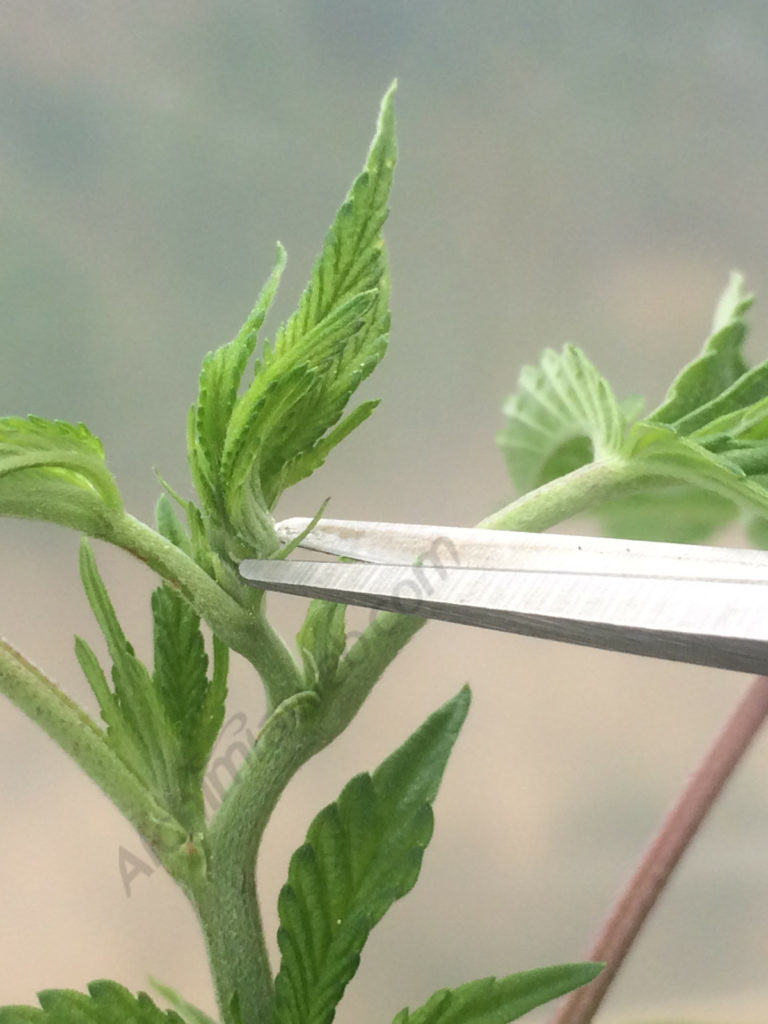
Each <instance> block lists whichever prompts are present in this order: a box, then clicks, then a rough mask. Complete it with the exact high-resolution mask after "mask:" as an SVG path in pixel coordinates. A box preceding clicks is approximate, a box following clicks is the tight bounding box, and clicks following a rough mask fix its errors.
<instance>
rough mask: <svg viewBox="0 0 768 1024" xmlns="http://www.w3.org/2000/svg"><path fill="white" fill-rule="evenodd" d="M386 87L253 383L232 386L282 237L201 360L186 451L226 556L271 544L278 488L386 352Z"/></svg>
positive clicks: (261, 313) (292, 478)
mask: <svg viewBox="0 0 768 1024" xmlns="http://www.w3.org/2000/svg"><path fill="white" fill-rule="evenodd" d="M393 91H394V86H393V87H392V88H390V90H389V92H388V93H387V94H386V95H385V97H384V100H383V102H382V107H381V113H380V116H379V122H378V128H377V132H376V136H375V138H374V140H373V144H372V146H371V149H370V152H369V155H368V160H367V162H366V165H365V168H364V170H363V172H362V174H360V176H359V177H358V178H357V180H356V181H355V183H354V185H353V186H352V189H351V191H350V193H349V195H348V197H347V199H346V200H345V202H344V203H343V205H342V206H341V209H340V210H339V212H338V214H337V216H336V220H335V221H334V223H333V225H332V227H331V229H330V231H329V232H328V235H327V237H326V241H325V246H324V248H323V251H322V253H321V255H320V257H319V259H318V261H317V263H316V264H315V268H314V270H313V272H312V278H311V280H310V283H309V284H308V286H307V288H306V290H305V292H304V294H303V296H302V298H301V301H300V303H299V307H298V309H297V311H296V312H295V313H294V314H293V316H292V317H291V318H290V319H289V320H288V322H287V323H286V324H284V325H283V326H282V327H281V328H280V329H279V331H278V333H277V336H276V338H275V340H274V342H273V343H272V344H271V345H270V344H269V343H265V344H264V348H263V351H262V354H261V357H260V358H258V359H257V360H256V363H255V373H254V379H253V381H252V383H251V384H250V385H249V387H248V388H247V390H246V391H245V392H244V393H243V394H238V390H239V387H240V382H241V379H242V377H243V374H244V372H245V368H246V366H247V363H248V361H249V359H250V357H251V355H252V354H253V352H254V350H255V347H256V342H257V338H258V333H259V330H260V328H261V326H262V324H263V322H264V318H265V316H266V313H267V311H268V309H269V306H270V304H271V302H272V299H273V297H274V294H275V291H276V289H277V285H278V282H279V279H280V275H281V273H282V269H283V266H284V264H285V253H284V251H283V249H282V247H280V248H279V249H278V257H277V261H276V264H275V269H274V271H273V273H272V276H271V277H270V279H269V281H268V282H267V285H266V286H265V288H264V290H263V291H262V293H261V295H260V297H259V300H258V302H257V304H256V306H255V308H254V310H253V312H252V313H251V316H250V317H249V318H248V320H247V321H246V323H245V325H244V327H243V328H242V330H241V331H240V333H239V334H238V336H237V337H236V338H235V339H234V341H232V342H230V343H229V344H228V345H225V346H223V348H220V349H218V351H216V352H214V353H212V354H211V355H209V356H208V357H207V358H206V360H205V362H204V364H203V368H202V372H201V375H200V392H199V397H198V401H197V404H196V406H195V407H193V409H192V411H191V415H190V420H189V461H190V466H191V469H192V475H193V479H194V482H195V486H196V489H197V491H198V494H199V496H200V499H201V501H202V511H203V516H204V521H205V524H206V529H207V533H208V535H209V538H210V540H211V545H212V547H213V548H214V550H215V551H217V552H218V554H219V555H221V556H224V557H225V558H227V559H229V560H230V561H236V560H238V559H240V558H243V557H246V556H258V555H264V554H272V553H274V552H275V551H276V550H277V548H278V547H279V541H278V539H277V537H276V535H275V533H274V530H273V528H272V519H271V515H270V512H271V510H272V509H273V508H274V505H275V503H276V501H277V499H278V498H279V496H280V494H281V493H282V492H283V491H284V490H285V489H286V488H288V487H290V486H291V485H293V484H295V483H296V482H297V481H299V480H301V479H303V478H304V477H306V476H308V475H309V474H310V473H312V472H314V470H315V469H317V468H318V467H319V466H320V465H322V463H323V462H324V461H325V458H326V457H327V455H328V453H329V452H330V451H331V450H332V449H333V448H334V447H335V446H336V445H337V444H338V443H339V442H340V441H341V440H343V438H344V437H346V435H347V434H349V433H350V432H351V431H352V430H353V429H354V428H355V427H356V426H358V425H359V424H360V423H362V421H363V420H365V419H366V418H367V417H368V416H369V415H370V414H371V412H373V409H374V408H375V407H376V405H377V402H375V401H368V402H363V403H362V404H361V405H358V406H357V408H355V409H354V410H353V411H352V412H351V413H349V414H348V415H347V416H346V417H345V418H343V419H342V414H343V412H344V410H345V408H346V406H347V404H348V402H349V400H350V398H351V396H352V394H353V393H354V391H355V390H356V389H357V387H358V386H359V385H360V383H361V382H362V381H363V380H364V379H365V378H366V377H367V376H368V375H369V374H370V373H371V372H372V371H373V369H374V368H375V367H376V366H377V365H378V363H379V362H380V360H381V358H382V356H383V355H384V352H385V349H386V339H387V333H388V331H389V310H388V303H389V273H388V268H387V260H386V252H385V249H384V242H383V239H382V236H381V229H382V226H383V224H384V221H385V220H386V217H387V213H388V210H387V200H388V196H389V191H390V187H391V184H392V173H393V170H394V166H395V160H396V155H397V154H396V144H395V125H394V110H393Z"/></svg>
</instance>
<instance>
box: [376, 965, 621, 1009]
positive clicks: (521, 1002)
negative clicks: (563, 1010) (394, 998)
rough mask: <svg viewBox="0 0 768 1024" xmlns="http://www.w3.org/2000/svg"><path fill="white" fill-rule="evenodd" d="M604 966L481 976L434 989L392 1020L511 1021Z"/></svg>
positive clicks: (574, 966)
mask: <svg viewBox="0 0 768 1024" xmlns="http://www.w3.org/2000/svg"><path fill="white" fill-rule="evenodd" d="M602 969H603V965H602V964H589V963H583V964H558V965H557V966H555V967H540V968H538V969H537V970H533V971H521V972H520V973H519V974H510V975H508V976H507V977H506V978H481V979H479V980H478V981H470V982H468V983H467V984H466V985H461V986H460V987H459V988H455V989H447V988H444V989H441V990H440V991H439V992H435V994H434V995H433V996H431V997H430V998H429V999H428V1000H427V1002H426V1003H425V1004H424V1005H423V1006H422V1007H420V1008H419V1009H418V1010H413V1011H410V1010H407V1009H406V1010H401V1011H400V1013H398V1015H397V1016H396V1017H395V1019H394V1021H393V1022H392V1024H509V1022H510V1021H513V1020H518V1018H520V1017H522V1016H523V1015H524V1014H526V1013H528V1012H529V1011H530V1010H534V1009H535V1008H536V1007H537V1006H543V1005H544V1003H548V1002H550V1000H552V999H557V998H559V997H560V996H564V995H566V994H567V993H568V992H572V991H573V990H574V989H576V988H581V986H582V985H586V984H587V982H590V981H592V979H593V978H595V977H597V975H598V974H599V973H600V971H601V970H602Z"/></svg>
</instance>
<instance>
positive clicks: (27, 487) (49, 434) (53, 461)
mask: <svg viewBox="0 0 768 1024" xmlns="http://www.w3.org/2000/svg"><path fill="white" fill-rule="evenodd" d="M121 509H122V499H121V497H120V492H119V491H118V489H117V484H116V483H115V480H114V478H113V476H112V474H111V473H110V472H109V470H108V468H107V464H106V461H105V459H104V449H103V447H102V444H101V441H99V439H98V438H97V437H95V436H94V435H93V434H92V433H91V432H90V431H89V430H88V429H87V427H85V426H84V425H83V424H82V423H80V424H77V425H73V424H71V423H64V422H62V421H60V420H56V421H52V420H45V419H41V418H40V417H39V416H30V417H28V418H26V419H22V418H19V417H6V418H4V419H0V515H12V516H21V517H24V518H29V519H45V520H48V521H51V522H57V523H61V524H62V525H66V526H72V527H74V528H75V529H79V530H82V531H83V532H86V533H91V534H95V535H98V534H100V533H101V532H103V530H104V528H105V525H106V523H107V522H108V520H109V518H110V516H113V515H114V514H115V513H116V512H119V511H120V510H121Z"/></svg>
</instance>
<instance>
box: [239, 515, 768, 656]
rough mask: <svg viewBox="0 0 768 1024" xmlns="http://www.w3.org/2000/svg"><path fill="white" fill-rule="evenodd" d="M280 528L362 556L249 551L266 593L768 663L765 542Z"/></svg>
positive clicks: (253, 577) (314, 546)
mask: <svg viewBox="0 0 768 1024" xmlns="http://www.w3.org/2000/svg"><path fill="white" fill-rule="evenodd" d="M310 527H311V528H310ZM277 533H278V536H279V537H280V539H281V540H282V541H284V542H286V543H293V544H296V542H297V541H298V542H299V546H300V547H303V548H307V549H310V550H313V551H320V552H324V553H326V554H329V555H336V556H343V557H345V558H348V559H355V560H356V561H354V562H338V561H322V560H314V561H298V560H290V559H280V560H275V559H267V560H247V561H244V562H241V563H240V574H241V576H242V578H243V579H244V580H245V581H246V582H247V583H249V584H251V585H253V586H255V587H260V588H262V589H264V590H276V591H282V592H284V593H288V594H299V595H302V596H305V597H314V598H322V599H324V600H327V601H337V602H341V603H344V604H353V605H363V606H365V607H369V608H379V609H383V610H386V611H393V612H401V613H405V614H412V615H418V616H422V617H424V618H428V619H444V620H447V621H448V622H457V623H465V624H467V625H472V626H481V627H484V628H488V629H499V630H505V631H507V632H511V633H520V634H524V635H527V636H534V637H542V638H545V639H549V640H560V641H566V642H569V643H574V644H581V645H585V646H589V647H599V648H603V649H605V650H612V651H624V652H628V653H632V654H641V655H647V656H650V657H654V658H664V659H668V660H673V661H684V662H690V663H691V664H697V665H709V666H712V667H715V668H724V669H730V670H733V671H737V672H757V673H759V674H768V552H764V551H755V550H742V549H737V548H722V547H705V546H702V545H693V544H669V543H657V542H655V541H626V540H616V539H614V538H605V537H576V536H569V535H561V534H536V533H518V532H513V531H505V530H486V529H466V528H462V527H453V526H451V527H447V526H421V525H412V524H408V523H378V522H361V521H354V520H345V519H320V520H319V521H317V522H316V523H315V524H314V525H312V520H309V519H302V518H292V519H286V520H284V521H283V522H281V523H278V524H277Z"/></svg>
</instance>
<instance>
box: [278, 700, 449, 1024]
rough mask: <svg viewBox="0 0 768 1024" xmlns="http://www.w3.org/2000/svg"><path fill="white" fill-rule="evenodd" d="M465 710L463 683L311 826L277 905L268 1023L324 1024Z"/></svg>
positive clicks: (386, 901) (422, 817) (415, 863)
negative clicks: (276, 963) (277, 955)
mask: <svg viewBox="0 0 768 1024" xmlns="http://www.w3.org/2000/svg"><path fill="white" fill-rule="evenodd" d="M468 706H469V689H468V688H467V687H465V688H464V689H463V690H462V691H461V692H460V693H459V694H458V695H457V696H456V697H454V698H453V700H451V701H449V702H448V703H447V704H445V705H444V706H443V707H442V708H440V709H439V710H438V711H436V712H435V713H434V714H432V715H431V716H430V717H429V718H428V719H427V720H426V722H425V723H424V724H423V725H422V726H421V728H420V729H418V730H417V731H416V732H415V733H414V734H413V735H412V736H411V737H410V739H408V740H407V741H406V742H405V743H404V744H403V746H402V747H400V748H399V749H398V750H396V751H395V753H394V754H392V755H391V756H390V757H389V758H387V760H386V761H384V762H383V764H381V765H380V766H379V768H377V769H376V771H375V772H374V773H373V775H358V776H356V777H355V778H354V779H352V781H351V782H350V783H348V785H347V786H345V788H344V790H343V791H342V793H341V796H340V797H339V799H338V800H337V801H336V803H334V804H330V805H329V806H328V807H326V808H325V809H324V810H323V811H321V812H320V814H319V815H318V816H317V817H316V818H315V820H314V821H313V822H312V825H311V826H310V828H309V832H308V834H307V841H306V843H305V844H304V846H302V847H300V848H299V849H298V850H297V851H296V853H295V854H294V855H293V857H292V859H291V866H290V870H289V874H288V882H287V884H286V885H285V886H284V887H283V890H282V891H281V893H280V899H279V901H278V909H279V913H280V930H279V932H278V944H279V946H280V951H281V954H282V962H281V966H280V973H279V974H278V977H277V980H276V983H275V993H276V1003H275V1006H276V1011H275V1024H328V1022H329V1021H331V1020H332V1019H333V1016H334V1013H335V1007H336V1004H337V1003H338V1001H339V999H340V998H341V996H342V994H343V992H344V989H345V987H346V985H347V983H348V982H349V980H350V978H351V977H352V976H353V974H354V972H355V970H356V969H357V965H358V962H359V959H360V951H361V950H362V948H363V945H364V944H365V941H366V939H367V937H368V934H369V932H370V930H371V928H373V926H374V925H375V924H376V922H377V921H378V920H379V919H380V918H381V917H382V915H383V914H384V913H385V912H386V910H387V909H388V908H389V906H390V905H391V904H392V903H393V902H394V901H395V900H397V899H400V897H402V896H404V895H405V894H406V893H407V892H409V891H410V890H411V888H412V887H413V885H414V883H415V882H416V878H417V877H418V874H419V870H420V867H421V860H422V857H423V854H424V849H425V848H426V846H427V844H428V842H429V840H430V838H431V835H432V811H431V804H432V801H433V800H434V798H435V796H436V794H437V790H438V787H439V785H440V780H441V778H442V774H443V771H444V769H445V765H446V762H447V760H448V756H449V754H450V751H451V748H452V746H453V743H454V742H455V740H456V737H457V735H458V732H459V729H460V728H461V725H462V722H463V721H464V718H465V716H466V713H467V709H468Z"/></svg>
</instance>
